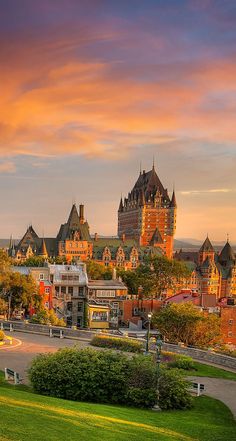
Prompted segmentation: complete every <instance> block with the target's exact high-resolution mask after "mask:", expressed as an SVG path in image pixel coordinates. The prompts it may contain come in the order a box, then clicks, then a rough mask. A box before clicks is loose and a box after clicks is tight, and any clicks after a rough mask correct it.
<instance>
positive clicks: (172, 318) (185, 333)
mask: <svg viewBox="0 0 236 441" xmlns="http://www.w3.org/2000/svg"><path fill="white" fill-rule="evenodd" d="M200 320H201V312H200V311H199V310H198V308H197V307H196V306H194V305H193V304H192V303H190V302H187V303H181V304H178V303H171V304H169V305H167V306H165V307H163V308H162V309H161V310H160V311H159V312H157V313H154V314H153V317H152V323H153V325H154V326H155V327H157V328H158V329H159V331H160V332H161V333H162V335H163V336H165V338H166V339H167V340H169V341H170V342H172V343H178V342H180V341H181V342H184V343H185V344H189V343H190V341H191V339H192V333H193V330H194V328H195V325H196V324H197V322H199V321H200Z"/></svg>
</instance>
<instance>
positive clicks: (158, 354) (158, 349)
mask: <svg viewBox="0 0 236 441" xmlns="http://www.w3.org/2000/svg"><path fill="white" fill-rule="evenodd" d="M162 344H163V341H162V339H161V333H160V332H159V331H157V334H156V363H157V385H156V388H157V389H156V393H157V402H156V404H155V405H154V406H153V408H152V410H155V411H160V410H161V408H160V406H159V398H160V392H159V384H160V363H161V348H162Z"/></svg>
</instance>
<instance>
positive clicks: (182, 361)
mask: <svg viewBox="0 0 236 441" xmlns="http://www.w3.org/2000/svg"><path fill="white" fill-rule="evenodd" d="M168 367H173V368H178V369H184V370H186V371H190V370H193V369H195V366H194V362H193V359H192V358H191V357H187V356H186V355H177V356H176V355H174V357H173V361H170V362H169V363H168Z"/></svg>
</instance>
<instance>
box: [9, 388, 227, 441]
mask: <svg viewBox="0 0 236 441" xmlns="http://www.w3.org/2000/svg"><path fill="white" fill-rule="evenodd" d="M126 439H128V440H129V441H143V440H145V441H148V440H158V441H167V440H172V441H181V440H183V441H194V440H195V441H196V440H198V441H224V440H225V441H229V440H230V441H235V440H236V423H235V422H234V420H233V417H232V414H231V412H230V411H229V410H228V408H227V407H226V406H225V405H224V404H222V403H221V402H219V401H217V400H214V399H212V398H208V397H199V398H196V399H195V405H194V409H192V410H188V411H171V412H170V411H169V412H160V413H159V412H157V413H156V412H153V411H151V410H139V409H134V408H126V407H120V406H109V405H101V404H91V403H76V402H72V401H65V400H61V399H56V398H50V397H44V396H41V395H36V394H33V393H32V392H30V390H29V391H26V387H25V390H23V388H22V387H21V386H16V387H14V386H9V385H6V384H5V383H4V382H3V381H2V382H1V387H0V440H1V441H29V440H33V441H41V440H44V441H60V440H63V441H64V440H66V441H74V440H75V441H77V440H80V441H95V440H96V441H99V440H103V441H124V440H126Z"/></svg>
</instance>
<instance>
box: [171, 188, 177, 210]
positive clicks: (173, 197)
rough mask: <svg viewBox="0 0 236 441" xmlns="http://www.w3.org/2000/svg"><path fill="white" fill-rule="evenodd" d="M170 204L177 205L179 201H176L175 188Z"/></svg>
mask: <svg viewBox="0 0 236 441" xmlns="http://www.w3.org/2000/svg"><path fill="white" fill-rule="evenodd" d="M170 206H171V207H173V208H174V207H177V202H176V197H175V191H174V190H173V193H172V198H171V201H170Z"/></svg>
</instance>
